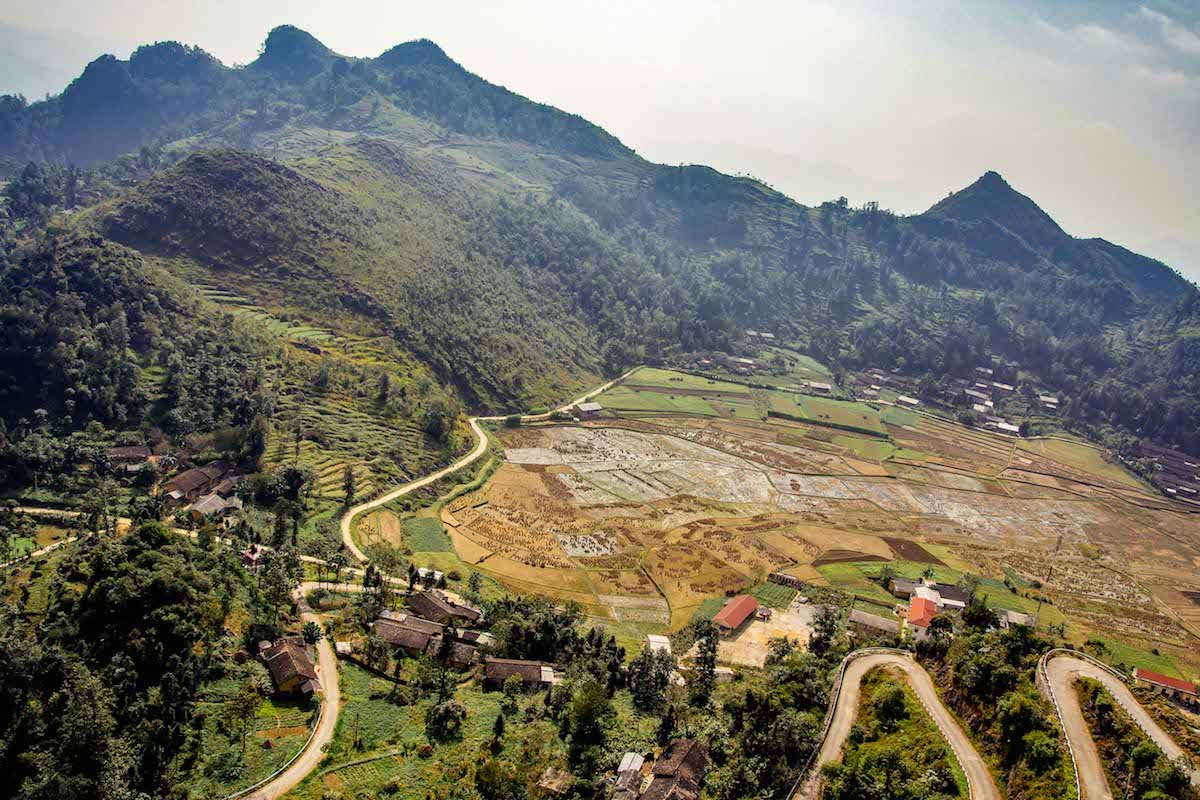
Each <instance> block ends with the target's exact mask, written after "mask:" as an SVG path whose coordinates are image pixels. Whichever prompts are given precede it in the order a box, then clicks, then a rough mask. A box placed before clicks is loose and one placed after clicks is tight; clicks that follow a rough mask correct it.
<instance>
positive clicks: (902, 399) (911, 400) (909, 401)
mask: <svg viewBox="0 0 1200 800" xmlns="http://www.w3.org/2000/svg"><path fill="white" fill-rule="evenodd" d="M896 402H897V403H903V404H904V405H906V406H919V405H921V401H920V400H918V399H917V398H915V397H909V396H908V395H903V394H902V395H900V396H899V397H897V398H896Z"/></svg>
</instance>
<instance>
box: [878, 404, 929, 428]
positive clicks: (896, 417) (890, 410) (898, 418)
mask: <svg viewBox="0 0 1200 800" xmlns="http://www.w3.org/2000/svg"><path fill="white" fill-rule="evenodd" d="M880 417H881V418H882V419H883V421H884V422H886V423H887V424H888V425H896V426H898V427H902V428H903V427H910V428H915V427H916V426H917V424H918V423H919V422H920V421H921V415H920V414H917V413H916V412H913V411H909V410H908V409H905V408H897V407H896V406H885V407H884V409H883V411H882V412H880Z"/></svg>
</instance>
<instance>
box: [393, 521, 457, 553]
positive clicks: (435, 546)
mask: <svg viewBox="0 0 1200 800" xmlns="http://www.w3.org/2000/svg"><path fill="white" fill-rule="evenodd" d="M400 528H401V530H402V531H403V532H404V543H405V544H406V545H408V548H409V549H410V550H413V551H414V552H417V553H441V552H446V553H452V552H454V545H453V544H452V543H451V542H450V537H449V536H447V535H446V531H445V529H444V528H443V527H442V522H441V520H439V519H437V518H436V517H409V518H408V519H405V520H402V521H401V522H400Z"/></svg>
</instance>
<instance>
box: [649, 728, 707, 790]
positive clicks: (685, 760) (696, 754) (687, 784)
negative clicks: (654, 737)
mask: <svg viewBox="0 0 1200 800" xmlns="http://www.w3.org/2000/svg"><path fill="white" fill-rule="evenodd" d="M707 767H708V748H706V747H705V746H704V745H702V744H700V743H699V742H696V741H693V740H691V739H676V740H675V741H673V742H671V746H670V747H668V748H667V751H666V752H665V753H663V754H662V758H660V759H658V761H657V762H655V764H654V768H653V769H652V770H651V775H652V776H653V777H652V779H651V781H650V785H649V786H648V787H646V791H644V792H642V796H641V800H674V799H675V798H678V799H679V800H692V798H695V797H696V796H697V795H698V794H699V793H700V784H701V783H702V782H703V780H704V772H705V770H706V769H707Z"/></svg>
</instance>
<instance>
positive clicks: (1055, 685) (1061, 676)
mask: <svg viewBox="0 0 1200 800" xmlns="http://www.w3.org/2000/svg"><path fill="white" fill-rule="evenodd" d="M1046 675H1047V677H1048V678H1049V683H1050V691H1051V693H1052V694H1053V698H1054V700H1055V702H1056V703H1057V705H1058V708H1059V711H1060V713H1061V714H1062V722H1063V729H1064V730H1065V732H1066V734H1067V741H1068V742H1070V744H1071V752H1072V755H1073V756H1074V759H1075V770H1076V774H1077V775H1078V776H1079V793H1080V800H1113V793H1112V791H1111V790H1110V789H1109V786H1108V779H1107V778H1106V777H1105V775H1104V765H1103V764H1102V763H1101V761H1100V753H1099V751H1098V750H1097V749H1096V743H1095V741H1093V739H1092V735H1091V732H1090V731H1089V730H1088V724H1087V720H1085V719H1084V717H1083V710H1082V709H1081V708H1080V705H1079V697H1078V695H1077V694H1076V693H1075V687H1074V685H1073V684H1074V682H1075V679H1076V678H1092V679H1093V680H1097V681H1099V682H1100V683H1101V684H1103V685H1104V688H1105V689H1107V690H1108V692H1109V694H1111V695H1112V696H1113V698H1114V699H1115V700H1116V701H1117V702H1118V703H1120V704H1121V707H1122V708H1123V709H1125V713H1127V714H1129V716H1130V717H1131V718H1132V719H1133V720H1134V722H1136V723H1137V724H1138V725H1139V726H1141V728H1142V730H1143V731H1145V732H1146V735H1147V736H1149V737H1150V739H1151V740H1152V741H1153V742H1154V743H1155V744H1156V745H1158V747H1159V749H1161V750H1162V751H1163V752H1164V753H1166V755H1167V756H1168V757H1169V758H1179V757H1181V756H1183V755H1184V753H1183V750H1182V749H1180V747H1179V745H1177V744H1175V742H1174V741H1172V739H1171V737H1170V736H1168V735H1167V734H1166V732H1165V731H1164V730H1163V729H1162V728H1160V727H1159V726H1158V723H1157V722H1155V721H1154V719H1153V718H1152V717H1151V716H1150V715H1149V714H1148V713H1147V712H1146V709H1144V708H1142V705H1141V703H1139V702H1138V701H1137V699H1136V698H1135V697H1134V696H1133V693H1132V692H1130V691H1129V687H1128V686H1126V685H1125V682H1124V681H1122V680H1121V679H1119V678H1117V677H1116V676H1115V675H1113V674H1112V673H1111V672H1108V671H1107V670H1104V669H1101V668H1100V667H1098V666H1096V665H1095V664H1093V663H1091V662H1090V661H1085V660H1083V659H1082V658H1076V657H1074V656H1070V655H1066V654H1064V655H1056V656H1054V657H1052V658H1050V659H1049V660H1048V661H1047V663H1046ZM1191 778H1192V784H1193V785H1195V786H1197V787H1200V770H1197V769H1196V768H1195V767H1192V769H1191Z"/></svg>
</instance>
